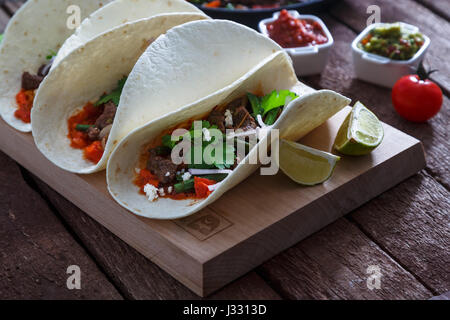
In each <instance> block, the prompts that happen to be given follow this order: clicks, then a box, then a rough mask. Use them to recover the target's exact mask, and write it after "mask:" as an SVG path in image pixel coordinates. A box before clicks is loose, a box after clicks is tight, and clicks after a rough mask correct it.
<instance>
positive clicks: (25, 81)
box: [22, 72, 44, 90]
mask: <svg viewBox="0 0 450 320" xmlns="http://www.w3.org/2000/svg"><path fill="white" fill-rule="evenodd" d="M42 80H44V77H41V76H38V75H33V74H31V73H28V72H24V73H23V74H22V89H24V90H36V89H37V88H39V85H40V84H41V82H42Z"/></svg>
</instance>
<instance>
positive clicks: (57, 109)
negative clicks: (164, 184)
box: [31, 13, 207, 174]
mask: <svg viewBox="0 0 450 320" xmlns="http://www.w3.org/2000/svg"><path fill="white" fill-rule="evenodd" d="M202 19H207V16H205V15H204V14H201V13H169V14H159V15H156V16H153V17H151V18H146V19H140V20H137V21H135V22H131V23H127V24H124V25H122V26H119V27H117V28H114V29H112V30H110V31H108V32H106V33H103V34H101V35H99V36H98V37H96V38H94V39H93V40H91V41H88V42H87V43H86V44H85V45H83V46H82V47H81V48H78V49H77V50H75V51H72V53H70V54H69V55H68V56H67V57H65V58H64V59H63V60H62V61H61V62H60V63H59V64H58V65H57V66H56V67H55V68H54V69H53V70H52V71H51V72H50V73H49V75H48V76H47V77H46V78H45V79H44V81H43V82H42V84H41V86H40V88H39V90H38V92H37V95H36V98H35V102H34V107H33V109H32V110H31V124H32V129H33V130H32V133H33V137H34V141H35V143H36V146H37V147H38V149H39V150H40V151H41V152H42V153H43V154H44V155H45V156H46V157H47V158H48V159H49V160H50V161H52V162H53V163H54V164H56V165H57V166H59V167H61V168H63V169H65V170H68V171H71V172H75V173H85V174H86V173H92V172H96V171H99V170H102V169H104V168H105V167H106V160H107V158H108V156H109V153H110V151H111V150H112V148H113V147H114V145H115V144H117V142H118V139H119V138H118V137H117V135H116V134H115V133H114V132H115V130H116V129H114V128H115V127H117V126H118V125H119V126H120V125H121V123H128V122H130V121H131V120H130V119H129V118H128V115H127V114H126V112H125V113H124V112H122V113H121V112H120V109H121V106H120V101H121V96H122V90H123V87H124V86H126V84H125V83H128V81H127V76H128V74H129V73H130V72H131V70H132V68H133V66H134V65H135V63H136V61H137V60H138V59H139V57H140V56H141V55H142V53H143V52H144V51H145V50H146V49H147V47H148V46H149V45H150V43H151V42H153V41H154V39H156V38H157V37H159V36H160V35H161V34H163V33H165V32H167V30H170V29H171V28H173V27H175V26H177V25H180V24H184V23H187V22H190V21H193V20H202ZM144 111H145V110H142V113H144ZM140 120H141V121H143V120H142V119H140Z"/></svg>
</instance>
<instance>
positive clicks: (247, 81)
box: [107, 21, 350, 219]
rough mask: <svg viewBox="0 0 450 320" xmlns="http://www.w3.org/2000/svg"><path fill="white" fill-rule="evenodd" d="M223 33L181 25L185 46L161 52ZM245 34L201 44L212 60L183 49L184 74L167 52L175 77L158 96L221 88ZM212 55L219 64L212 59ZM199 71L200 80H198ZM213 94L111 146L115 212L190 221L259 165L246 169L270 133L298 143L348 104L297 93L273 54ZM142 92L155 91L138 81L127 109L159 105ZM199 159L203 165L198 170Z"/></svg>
mask: <svg viewBox="0 0 450 320" xmlns="http://www.w3.org/2000/svg"><path fill="white" fill-rule="evenodd" d="M222 23H223V22H218V21H212V22H192V23H189V24H185V25H183V26H180V27H177V29H178V31H181V30H182V31H183V33H184V37H173V38H172V37H170V36H171V32H168V33H167V34H166V36H165V37H166V40H167V41H166V42H165V44H166V45H167V44H168V41H169V40H171V41H172V42H174V43H177V42H179V41H180V42H186V43H189V42H191V41H195V39H193V38H198V39H202V38H204V37H205V35H209V34H214V32H217V30H221V25H220V24H222ZM224 26H225V25H224ZM239 29H242V30H239ZM245 30H246V29H245V28H244V27H236V28H234V29H231V28H226V29H224V30H223V33H222V35H221V37H220V39H221V41H220V42H218V41H215V42H214V41H212V42H207V44H208V46H209V50H207V49H206V48H205V47H202V46H198V45H196V46H192V47H190V48H184V49H185V50H183V57H184V58H183V59H184V60H183V61H184V64H183V65H182V66H181V67H180V66H179V65H178V64H176V61H177V54H176V52H179V51H174V53H172V55H171V57H170V58H171V60H172V61H174V64H173V65H170V64H167V65H166V66H165V67H166V69H167V70H170V69H176V70H177V73H167V74H166V75H165V77H164V78H163V79H161V81H165V82H167V83H171V86H170V87H169V88H167V89H166V90H165V91H164V92H162V93H161V95H167V96H168V95H169V94H170V92H178V90H183V92H186V95H187V94H188V93H190V92H191V90H194V89H195V88H196V89H197V90H200V91H203V90H204V88H205V87H206V88H210V87H211V83H214V82H216V81H217V82H220V77H219V79H217V78H216V77H218V76H219V75H223V74H227V72H228V71H229V69H230V68H232V66H233V64H239V63H240V59H238V58H236V57H235V56H233V54H234V52H233V51H234V50H236V48H238V46H239V45H241V44H242V43H245V42H242V41H238V40H237V39H236V38H239V37H240V36H241V35H242V33H243V32H245ZM172 31H173V32H174V31H175V29H174V30H172ZM194 31H195V32H194ZM225 34H226V35H227V36H225ZM252 36H254V37H256V35H252ZM208 40H210V39H208ZM248 40H249V42H250V43H254V42H253V41H251V39H248ZM157 42H158V41H155V43H154V44H153V45H152V46H151V47H155V46H156V45H157ZM268 45H270V44H268ZM205 46H206V45H205ZM170 47H177V45H175V44H171V45H170ZM219 48H220V50H219ZM149 49H150V48H149ZM205 50H206V51H207V52H208V53H207V54H205ZM252 52H253V51H252ZM254 52H257V51H256V50H255V51H254ZM214 53H216V54H218V55H219V56H220V59H223V60H225V61H221V62H226V63H218V61H216V60H214V59H213V58H211V56H212V57H214ZM208 54H209V55H211V56H208ZM180 56H181V55H180ZM228 57H231V58H230V59H235V58H236V60H228V59H227V58H228ZM153 58H154V59H156V57H155V56H153ZM180 59H181V57H180ZM241 59H242V58H241ZM149 60H152V59H149ZM147 61H148V60H147ZM138 66H139V67H138ZM144 67H147V68H148V70H151V69H150V68H151V67H152V65H151V64H147V65H145V64H141V65H139V64H138V65H136V67H135V69H134V70H133V72H132V73H131V74H130V77H129V79H130V78H132V77H135V72H136V73H137V74H138V75H144V74H146V73H147V72H146V70H145V69H144ZM197 69H201V72H199V73H197V71H196V70H197ZM207 70H209V71H207ZM179 74H182V75H189V76H190V77H191V79H190V80H187V78H186V77H185V76H183V77H182V78H183V80H182V81H181V82H178V81H179V79H178V77H179ZM201 75H202V76H201ZM197 76H198V77H197ZM183 84H185V86H188V88H187V89H186V88H184V86H183ZM220 84H221V85H222V87H220V86H219V87H220V88H218V89H217V90H216V91H214V92H213V93H211V94H209V95H207V96H206V95H205V96H204V97H203V98H200V99H199V100H197V101H193V102H190V103H188V104H186V105H185V106H184V107H183V108H181V109H178V110H176V111H173V112H172V113H170V114H167V115H165V116H162V117H160V118H158V119H155V120H153V121H151V122H149V123H148V124H146V125H144V126H142V127H141V128H138V129H135V130H133V131H132V132H131V133H129V134H128V135H127V136H126V137H125V138H124V139H123V140H122V141H121V142H120V143H119V144H118V146H117V148H115V150H114V151H113V153H112V154H111V157H110V159H109V161H108V167H107V184H108V189H109V192H110V193H111V195H112V196H113V198H114V199H115V200H116V201H117V202H118V203H119V204H120V205H122V206H123V207H125V208H126V209H128V210H130V211H131V212H133V213H135V214H137V215H140V216H143V217H147V218H155V219H178V218H182V217H186V216H188V215H191V214H193V213H195V212H197V211H198V210H200V209H202V208H204V207H205V206H207V205H209V204H211V203H212V202H213V201H215V200H217V199H218V198H219V197H220V196H221V195H222V194H223V193H225V192H226V191H227V190H229V189H231V188H233V187H234V186H235V185H237V184H238V183H240V182H241V181H242V180H244V179H245V178H246V177H248V176H249V175H250V174H251V173H252V172H253V171H254V170H256V169H257V168H258V167H259V166H260V162H259V161H253V162H252V161H250V160H251V159H257V158H258V156H257V155H258V152H259V151H258V149H259V147H260V146H263V145H264V146H266V147H267V148H268V147H269V146H270V142H271V139H269V137H270V136H271V135H270V134H269V132H270V131H271V130H272V129H278V130H279V134H280V138H284V139H289V140H294V141H295V140H298V139H300V138H301V137H303V136H305V135H306V134H307V133H309V132H310V131H311V130H313V129H315V128H316V127H318V126H319V125H321V124H322V123H323V122H325V121H326V120H327V119H328V118H329V117H331V116H332V115H334V114H335V113H336V112H337V111H339V110H340V109H342V108H343V107H345V106H346V105H348V103H349V102H350V100H349V99H347V98H345V97H343V96H342V95H340V94H337V93H335V92H333V91H329V90H321V91H315V90H313V89H311V88H309V87H307V86H306V85H304V84H302V83H300V82H299V81H298V80H297V78H296V76H295V72H294V70H293V67H292V63H291V60H290V58H289V56H288V55H287V54H286V53H285V52H283V51H278V50H274V51H273V52H272V53H271V54H270V55H268V56H267V57H265V58H264V59H262V60H260V62H259V63H258V64H256V65H253V66H252V68H249V69H248V71H247V72H245V73H242V74H240V75H239V77H236V79H235V80H234V81H233V82H231V83H230V82H228V83H226V82H223V83H222V82H221V83H220ZM147 88H152V84H149V83H146V82H143V81H141V82H140V83H138V84H135V86H134V87H133V91H132V92H128V96H127V100H128V101H136V102H137V101H156V102H158V103H162V100H160V99H158V97H157V95H156V94H154V95H152V96H149V95H147V90H146V89H147ZM186 90H187V91H186ZM148 99H150V100H148ZM168 100H170V99H168ZM196 139H197V142H196ZM186 142H187V143H186ZM216 143H219V144H222V148H220V147H219V148H218V149H215V147H216ZM207 150H208V151H207ZM198 154H200V158H199V159H198V160H199V161H196V160H197V159H196V156H197V155H198Z"/></svg>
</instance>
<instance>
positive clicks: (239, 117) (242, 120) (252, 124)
mask: <svg viewBox="0 0 450 320" xmlns="http://www.w3.org/2000/svg"><path fill="white" fill-rule="evenodd" d="M233 124H234V128H235V129H242V130H244V131H248V130H252V129H256V128H257V127H258V126H257V124H256V121H255V119H253V117H252V116H251V114H250V113H249V112H248V111H247V108H246V107H245V106H241V107H238V108H236V109H235V110H234V112H233Z"/></svg>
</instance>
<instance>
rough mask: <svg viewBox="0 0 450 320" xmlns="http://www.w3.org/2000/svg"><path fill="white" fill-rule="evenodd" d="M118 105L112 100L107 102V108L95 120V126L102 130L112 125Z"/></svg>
mask: <svg viewBox="0 0 450 320" xmlns="http://www.w3.org/2000/svg"><path fill="white" fill-rule="evenodd" d="M116 111H117V107H116V105H115V104H114V102H112V101H110V102H107V103H106V104H105V109H104V110H103V113H102V115H101V116H100V117H98V119H97V121H95V127H97V128H98V129H100V130H102V129H103V128H104V127H106V126H108V125H110V124H112V123H113V121H114V117H115V116H116Z"/></svg>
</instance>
